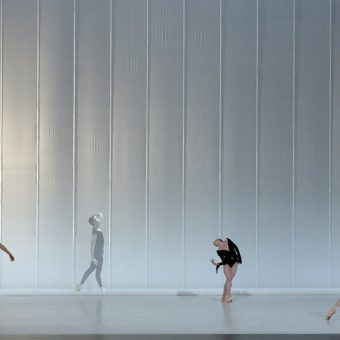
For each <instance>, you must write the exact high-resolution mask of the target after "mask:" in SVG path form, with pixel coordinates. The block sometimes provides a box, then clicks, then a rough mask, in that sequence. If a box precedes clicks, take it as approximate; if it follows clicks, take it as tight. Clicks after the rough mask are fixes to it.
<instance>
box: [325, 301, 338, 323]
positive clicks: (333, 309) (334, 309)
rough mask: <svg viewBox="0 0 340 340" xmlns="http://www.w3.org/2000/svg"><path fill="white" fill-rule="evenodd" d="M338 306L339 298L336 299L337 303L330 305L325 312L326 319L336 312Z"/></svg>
mask: <svg viewBox="0 0 340 340" xmlns="http://www.w3.org/2000/svg"><path fill="white" fill-rule="evenodd" d="M339 307H340V300H338V301H337V303H336V304H335V305H334V306H333V307H331V308H330V309H329V311H328V313H327V316H326V319H327V320H330V319H331V318H332V316H333V315H334V314H335V313H336V310H337V309H338V308H339Z"/></svg>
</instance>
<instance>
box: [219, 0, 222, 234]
mask: <svg viewBox="0 0 340 340" xmlns="http://www.w3.org/2000/svg"><path fill="white" fill-rule="evenodd" d="M219 10H220V13H219V14H220V17H219V30H220V37H219V38H220V41H219V44H220V46H219V103H218V106H219V107H218V111H219V131H218V133H219V137H218V138H219V140H218V143H219V144H218V163H219V164H218V235H219V236H218V237H221V234H222V166H223V164H222V19H223V17H222V0H220V8H219Z"/></svg>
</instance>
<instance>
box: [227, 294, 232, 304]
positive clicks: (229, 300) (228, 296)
mask: <svg viewBox="0 0 340 340" xmlns="http://www.w3.org/2000/svg"><path fill="white" fill-rule="evenodd" d="M226 301H227V303H230V302H233V298H232V297H231V295H227V298H226Z"/></svg>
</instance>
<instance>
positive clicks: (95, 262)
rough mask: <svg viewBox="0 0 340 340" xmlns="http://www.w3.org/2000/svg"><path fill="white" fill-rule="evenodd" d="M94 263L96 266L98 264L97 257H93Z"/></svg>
mask: <svg viewBox="0 0 340 340" xmlns="http://www.w3.org/2000/svg"><path fill="white" fill-rule="evenodd" d="M92 263H93V264H94V265H95V266H98V261H97V260H96V259H95V258H93V259H92Z"/></svg>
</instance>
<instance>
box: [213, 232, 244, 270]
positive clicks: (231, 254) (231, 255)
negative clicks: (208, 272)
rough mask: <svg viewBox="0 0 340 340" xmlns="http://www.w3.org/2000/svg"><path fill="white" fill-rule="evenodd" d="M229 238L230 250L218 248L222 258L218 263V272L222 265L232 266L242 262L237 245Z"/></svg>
mask: <svg viewBox="0 0 340 340" xmlns="http://www.w3.org/2000/svg"><path fill="white" fill-rule="evenodd" d="M227 240H228V248H229V250H217V255H218V256H219V257H220V258H221V260H222V262H220V263H218V264H217V266H216V273H217V272H218V269H219V267H221V266H224V265H228V266H229V267H232V266H233V265H234V264H235V263H240V264H241V263H242V257H241V254H240V251H239V250H238V248H237V245H236V244H235V243H234V242H233V241H232V240H230V239H229V238H227Z"/></svg>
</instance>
